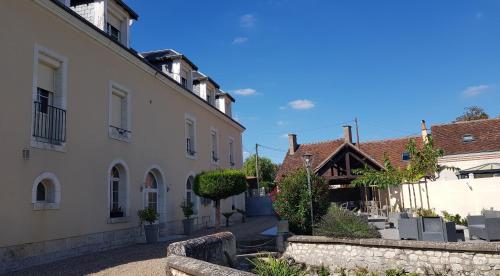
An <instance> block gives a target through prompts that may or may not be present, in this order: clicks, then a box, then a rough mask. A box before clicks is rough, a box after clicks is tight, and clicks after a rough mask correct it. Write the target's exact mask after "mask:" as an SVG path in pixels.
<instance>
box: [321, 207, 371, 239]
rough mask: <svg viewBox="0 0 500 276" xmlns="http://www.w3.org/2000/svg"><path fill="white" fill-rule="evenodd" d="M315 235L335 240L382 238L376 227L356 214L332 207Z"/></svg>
mask: <svg viewBox="0 0 500 276" xmlns="http://www.w3.org/2000/svg"><path fill="white" fill-rule="evenodd" d="M314 234H315V235H321V236H328V237H334V238H351V239H367V238H380V233H379V232H378V231H377V229H376V228H375V227H373V226H372V225H370V224H368V222H366V221H365V220H363V219H362V218H360V217H358V216H356V215H355V214H354V213H352V212H350V211H347V210H344V209H340V208H339V207H337V206H331V207H330V209H328V213H327V214H326V215H324V216H323V218H322V219H321V221H320V222H319V223H318V225H317V227H316V229H315V230H314Z"/></svg>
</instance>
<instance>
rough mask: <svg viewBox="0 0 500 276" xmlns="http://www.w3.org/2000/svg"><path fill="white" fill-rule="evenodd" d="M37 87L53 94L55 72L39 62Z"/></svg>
mask: <svg viewBox="0 0 500 276" xmlns="http://www.w3.org/2000/svg"><path fill="white" fill-rule="evenodd" d="M37 85H38V87H40V88H42V89H45V90H47V91H50V92H52V93H54V92H55V70H54V69H53V68H52V67H49V66H47V65H45V64H43V63H41V62H39V63H38V84H37Z"/></svg>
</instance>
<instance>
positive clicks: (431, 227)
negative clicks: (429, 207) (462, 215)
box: [419, 217, 457, 242]
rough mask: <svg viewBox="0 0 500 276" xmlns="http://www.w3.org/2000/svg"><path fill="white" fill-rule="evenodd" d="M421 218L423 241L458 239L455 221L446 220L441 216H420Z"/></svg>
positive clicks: (450, 240) (454, 240)
mask: <svg viewBox="0 0 500 276" xmlns="http://www.w3.org/2000/svg"><path fill="white" fill-rule="evenodd" d="M419 220H420V224H419V226H420V227H421V228H420V231H421V237H422V240H423V241H433V242H456V241H457V229H456V226H455V223H454V222H445V221H444V220H443V218H441V217H420V218H419Z"/></svg>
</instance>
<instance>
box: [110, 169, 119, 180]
mask: <svg viewBox="0 0 500 276" xmlns="http://www.w3.org/2000/svg"><path fill="white" fill-rule="evenodd" d="M111 176H112V177H113V178H120V172H119V171H118V169H117V168H116V167H113V169H112V170H111Z"/></svg>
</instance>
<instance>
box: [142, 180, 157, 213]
mask: <svg viewBox="0 0 500 276" xmlns="http://www.w3.org/2000/svg"><path fill="white" fill-rule="evenodd" d="M144 192H145V195H146V206H145V207H147V208H151V209H153V210H155V211H156V212H157V213H158V180H157V178H156V176H155V175H154V173H153V172H148V174H147V176H146V183H145V191H144Z"/></svg>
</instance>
